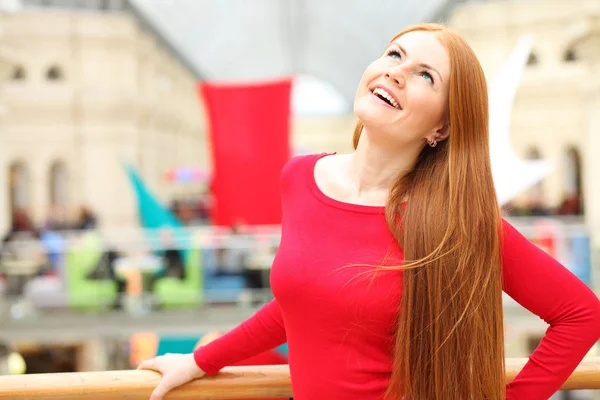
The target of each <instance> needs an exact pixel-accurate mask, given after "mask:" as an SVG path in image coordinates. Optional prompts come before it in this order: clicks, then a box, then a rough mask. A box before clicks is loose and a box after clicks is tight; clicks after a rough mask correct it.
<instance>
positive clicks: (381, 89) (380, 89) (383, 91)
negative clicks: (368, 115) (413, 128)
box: [371, 85, 402, 110]
mask: <svg viewBox="0 0 600 400" xmlns="http://www.w3.org/2000/svg"><path fill="white" fill-rule="evenodd" d="M371 93H372V94H373V95H374V96H376V97H378V98H380V99H381V100H382V101H384V102H385V103H387V104H389V105H390V106H392V107H394V108H395V109H397V110H402V106H401V105H400V102H399V101H398V98H397V97H396V96H395V95H394V94H393V93H392V92H391V91H390V90H388V89H387V88H386V87H385V86H382V85H377V86H375V88H373V90H371Z"/></svg>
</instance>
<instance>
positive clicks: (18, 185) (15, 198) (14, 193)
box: [8, 161, 29, 212]
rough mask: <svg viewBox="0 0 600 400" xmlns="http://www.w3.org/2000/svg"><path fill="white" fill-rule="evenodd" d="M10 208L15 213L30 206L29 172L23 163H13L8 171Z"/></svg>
mask: <svg viewBox="0 0 600 400" xmlns="http://www.w3.org/2000/svg"><path fill="white" fill-rule="evenodd" d="M8 184H9V191H10V206H11V209H12V211H13V212H15V211H16V210H25V209H27V208H28V206H29V171H28V169H27V166H26V165H25V163H23V162H22V161H16V162H13V163H12V164H11V165H10V166H9V170H8Z"/></svg>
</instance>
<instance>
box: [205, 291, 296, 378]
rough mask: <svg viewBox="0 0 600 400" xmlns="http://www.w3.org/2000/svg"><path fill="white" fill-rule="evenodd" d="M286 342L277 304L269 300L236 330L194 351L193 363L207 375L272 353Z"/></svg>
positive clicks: (275, 301)
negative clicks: (257, 356)
mask: <svg viewBox="0 0 600 400" xmlns="http://www.w3.org/2000/svg"><path fill="white" fill-rule="evenodd" d="M285 342H286V335H285V326H284V324H283V318H282V316H281V312H280V310H279V305H278V304H277V300H272V301H270V302H269V303H267V304H266V305H265V306H263V307H262V308H261V309H260V310H258V311H257V312H256V313H255V314H254V315H253V316H252V317H250V318H248V319H247V320H246V321H244V322H243V323H242V324H240V325H239V326H238V327H236V328H234V329H233V330H231V331H229V332H228V333H226V334H225V335H223V336H221V337H220V338H218V339H216V340H214V341H212V342H210V343H209V344H207V345H206V346H202V347H200V348H198V349H197V350H196V351H194V360H195V361H196V364H197V365H198V367H200V369H202V370H203V371H204V372H206V374H208V375H214V374H216V373H217V372H219V370H220V369H221V368H223V367H225V366H228V365H231V364H233V363H236V362H238V361H241V360H244V359H246V358H248V357H251V356H254V355H257V354H259V353H262V352H265V351H267V350H271V349H274V348H275V347H277V346H280V345H282V344H284V343H285Z"/></svg>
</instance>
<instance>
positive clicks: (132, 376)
mask: <svg viewBox="0 0 600 400" xmlns="http://www.w3.org/2000/svg"><path fill="white" fill-rule="evenodd" d="M526 361H527V359H524V358H518V359H516V358H515V359H507V360H506V380H507V382H509V381H511V380H512V379H514V377H515V376H516V375H517V373H518V372H519V371H520V370H521V369H522V368H523V366H524V365H525V362H526ZM159 380H160V375H159V374H158V373H155V372H152V371H108V372H81V373H62V374H37V375H36V374H32V375H21V376H0V399H14V400H25V399H35V400H58V399H61V400H62V399H64V400H75V399H81V400H86V399H94V400H112V399H130V400H142V399H146V400H147V399H148V398H149V397H150V393H152V390H153V389H154V387H156V385H157V384H158V382H159ZM562 388H563V389H566V390H578V389H600V357H590V358H586V359H585V360H584V361H583V362H582V363H581V364H580V365H579V366H578V367H577V369H576V370H575V372H574V373H573V374H572V375H571V377H570V378H569V379H568V380H567V382H566V383H565V384H564V385H563V387H562ZM287 397H292V387H291V382H290V371H289V368H288V366H287V365H274V366H264V367H228V368H224V369H223V370H222V371H221V372H220V373H219V374H218V375H216V376H213V377H205V378H202V379H198V380H195V381H193V382H190V383H188V384H187V385H184V386H182V387H180V388H178V389H175V390H174V391H173V392H171V393H170V394H169V395H168V396H167V399H168V400H184V399H186V400H187V399H196V400H208V399H211V400H231V399H255V398H287Z"/></svg>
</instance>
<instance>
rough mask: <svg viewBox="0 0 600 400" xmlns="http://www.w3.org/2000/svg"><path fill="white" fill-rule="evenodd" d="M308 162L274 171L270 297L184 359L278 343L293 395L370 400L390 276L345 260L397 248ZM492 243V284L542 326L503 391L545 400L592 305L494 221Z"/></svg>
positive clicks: (592, 329) (383, 381)
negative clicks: (497, 264) (500, 285)
mask: <svg viewBox="0 0 600 400" xmlns="http://www.w3.org/2000/svg"><path fill="white" fill-rule="evenodd" d="M320 157H323V155H311V156H302V157H297V158H294V159H293V160H291V161H290V162H289V163H288V164H287V165H286V166H285V168H284V169H283V171H282V202H283V221H282V239H281V245H280V248H279V251H278V253H277V257H276V259H275V262H274V264H273V269H272V272H271V285H272V288H273V293H274V294H275V300H273V301H271V302H270V303H268V304H266V305H265V306H264V307H263V308H262V309H260V310H259V311H257V312H256V314H255V315H254V316H252V317H251V318H249V319H248V320H246V321H245V322H243V323H242V324H241V325H240V326H238V327H237V328H235V329H233V330H232V331H230V332H229V333H227V334H226V335H224V336H222V337H221V338H219V339H217V340H215V341H214V342H212V343H210V344H209V345H207V346H204V347H201V348H199V349H197V350H196V351H195V353H194V357H195V360H196V363H197V364H198V366H199V367H200V368H201V369H202V370H204V371H205V372H206V373H207V374H215V373H217V372H218V371H219V369H220V368H222V367H224V366H226V365H231V364H233V363H235V362H236V361H238V360H241V359H244V358H247V357H250V356H251V355H253V354H257V353H260V352H262V351H265V350H267V349H271V348H274V347H276V346H279V345H281V344H283V343H284V342H286V341H287V342H288V344H289V358H288V359H289V364H290V371H291V377H292V386H293V392H294V399H295V400H320V399H323V400H330V399H336V400H375V399H377V400H379V399H382V397H383V394H384V392H385V390H386V388H387V386H388V383H389V378H390V372H391V368H392V354H393V353H392V347H393V346H392V344H393V339H394V329H393V327H394V324H395V322H396V317H397V313H398V311H399V300H400V293H401V288H402V273H401V272H397V271H395V272H391V271H384V272H382V271H379V272H376V273H375V274H373V273H372V267H361V266H355V265H356V264H360V263H362V264H365V265H377V264H381V263H383V264H384V265H398V264H399V263H400V262H401V261H402V258H403V255H402V249H401V248H400V247H399V246H398V244H397V242H396V241H395V240H394V238H393V236H392V234H391V233H390V231H389V229H388V227H387V223H386V220H385V216H384V207H374V206H362V205H355V204H348V203H343V202H340V201H337V200H334V199H332V198H330V197H328V196H326V195H325V194H324V193H323V192H322V191H321V190H320V189H319V188H318V187H317V184H316V182H315V179H314V165H315V163H316V161H317V160H318V159H319V158H320ZM504 238H505V239H504V248H503V276H504V291H505V292H506V293H507V294H508V295H510V296H511V297H512V298H513V299H514V300H516V301H517V302H518V303H520V304H521V305H523V306H524V307H526V308H527V309H529V310H530V311H531V312H533V313H534V314H537V315H538V316H540V317H541V318H542V319H543V320H544V321H546V322H547V323H548V324H549V325H550V327H549V328H548V330H547V333H546V336H545V337H544V339H543V340H542V341H541V343H540V345H539V346H538V348H537V349H536V351H535V352H534V354H533V355H531V357H530V358H529V362H528V363H527V365H526V366H525V368H524V369H523V371H522V372H521V373H520V374H519V375H518V376H517V378H515V380H514V381H513V382H511V383H510V384H508V386H507V398H508V399H511V400H538V399H539V400H546V399H548V398H549V397H550V396H551V394H552V393H554V392H555V391H556V390H558V388H559V387H560V386H561V384H562V383H563V382H564V381H565V380H566V379H567V377H568V376H569V375H570V374H571V372H572V371H573V370H574V369H575V367H576V366H577V365H578V364H579V362H580V361H581V359H582V358H583V357H584V355H585V354H586V353H587V351H588V350H589V349H590V348H591V347H592V346H593V344H594V343H595V342H596V341H597V340H598V339H599V338H600V302H599V301H598V298H597V297H596V295H595V294H594V293H593V292H592V291H591V290H590V289H589V288H588V287H587V286H586V285H585V284H584V283H582V282H581V281H580V280H579V279H577V277H575V276H574V275H573V274H572V273H571V272H569V271H568V270H567V269H565V268H564V267H563V266H562V265H560V264H559V263H558V262H557V261H555V260H554V259H553V258H551V257H550V256H548V255H547V254H546V253H545V252H543V251H542V250H540V249H539V248H538V247H537V246H535V245H533V244H531V243H530V242H529V241H528V240H527V239H526V238H524V237H523V236H522V235H521V234H520V233H519V232H518V231H517V230H515V229H514V228H513V227H512V226H511V225H509V224H508V223H506V222H504ZM382 260H383V261H382ZM367 271H371V272H370V273H367V274H362V275H361V274H360V272H367Z"/></svg>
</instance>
